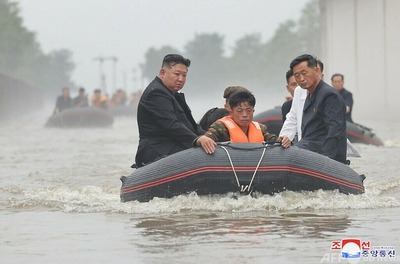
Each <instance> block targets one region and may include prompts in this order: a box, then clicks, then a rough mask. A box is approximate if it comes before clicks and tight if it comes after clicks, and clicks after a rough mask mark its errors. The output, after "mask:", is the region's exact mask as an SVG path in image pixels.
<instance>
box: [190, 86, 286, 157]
mask: <svg viewBox="0 0 400 264" xmlns="http://www.w3.org/2000/svg"><path fill="white" fill-rule="evenodd" d="M255 104H256V99H255V98H254V95H253V94H252V93H250V92H238V93H234V94H232V95H231V96H230V97H229V107H230V109H229V116H225V117H223V118H221V119H219V120H217V121H215V122H214V123H213V124H212V125H211V126H210V128H209V129H208V131H207V132H206V133H205V134H204V135H203V136H200V137H198V138H197V140H196V145H197V146H201V147H202V148H203V149H204V151H205V152H206V153H208V154H212V153H214V151H215V145H216V144H215V142H224V141H231V142H235V143H236V142H237V143H261V142H263V141H267V142H271V141H272V142H279V138H278V137H277V136H276V135H274V134H270V133H268V131H267V127H266V126H265V125H263V124H260V123H258V122H254V121H253V113H254V106H255ZM208 138H211V139H212V140H213V141H214V142H212V144H210V142H209V141H208Z"/></svg>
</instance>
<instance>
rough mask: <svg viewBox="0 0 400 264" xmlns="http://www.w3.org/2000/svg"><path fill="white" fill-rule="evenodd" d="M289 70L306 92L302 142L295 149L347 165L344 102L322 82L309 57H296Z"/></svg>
mask: <svg viewBox="0 0 400 264" xmlns="http://www.w3.org/2000/svg"><path fill="white" fill-rule="evenodd" d="M290 69H292V70H293V74H294V77H295V79H296V82H297V83H298V84H299V85H300V87H301V88H303V89H306V90H307V92H308V95H307V97H306V100H305V102H304V107H303V116H302V124H301V134H302V138H301V140H300V141H299V142H298V143H297V144H296V145H297V146H298V147H300V148H304V149H308V150H311V151H314V152H318V153H320V154H322V155H324V156H328V157H329V158H332V159H334V160H337V161H339V162H343V163H346V147H347V146H346V112H345V109H346V105H345V103H344V101H343V98H342V97H341V96H340V94H339V93H338V92H337V91H336V90H335V89H333V88H332V87H331V86H329V85H328V84H327V83H325V82H324V81H323V80H322V74H321V69H320V68H319V67H318V63H317V59H316V58H314V57H313V56H312V55H309V54H303V55H300V56H298V57H297V58H295V59H294V60H293V61H292V62H291V63H290ZM282 141H285V140H284V139H282ZM283 144H284V143H283Z"/></svg>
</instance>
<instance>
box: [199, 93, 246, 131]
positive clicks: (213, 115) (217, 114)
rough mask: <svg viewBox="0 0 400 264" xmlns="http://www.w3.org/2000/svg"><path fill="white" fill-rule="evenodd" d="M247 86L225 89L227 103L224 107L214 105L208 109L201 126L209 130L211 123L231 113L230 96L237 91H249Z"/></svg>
mask: <svg viewBox="0 0 400 264" xmlns="http://www.w3.org/2000/svg"><path fill="white" fill-rule="evenodd" d="M248 91H249V90H247V89H246V88H244V87H242V86H229V87H228V88H226V89H225V90H224V98H225V105H224V108H218V107H214V108H211V109H210V110H208V111H207V112H206V113H205V114H204V116H203V118H202V119H201V120H200V123H199V124H200V126H201V128H202V129H203V130H206V131H207V130H208V128H209V127H210V125H211V124H212V123H214V122H215V121H217V120H218V119H220V118H223V117H224V116H227V115H229V104H228V99H229V97H230V96H231V95H232V94H234V93H237V92H248Z"/></svg>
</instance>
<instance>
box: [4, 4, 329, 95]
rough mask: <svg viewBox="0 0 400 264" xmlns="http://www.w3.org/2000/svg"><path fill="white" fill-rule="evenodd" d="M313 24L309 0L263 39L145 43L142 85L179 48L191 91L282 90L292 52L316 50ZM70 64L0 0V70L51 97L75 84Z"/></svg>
mask: <svg viewBox="0 0 400 264" xmlns="http://www.w3.org/2000/svg"><path fill="white" fill-rule="evenodd" d="M288 8H290V7H288ZM254 23H257V21H254ZM319 24H320V23H319V1H318V0H311V1H310V2H309V3H308V4H307V5H306V6H305V8H304V9H303V11H302V14H301V17H300V19H299V20H298V21H293V20H288V21H286V22H284V23H282V24H281V25H280V26H279V27H278V28H277V30H276V32H275V34H274V35H273V37H272V38H271V39H269V40H267V41H263V40H262V39H261V36H260V35H259V34H250V35H245V36H243V37H242V38H240V39H238V40H237V41H236V42H235V44H234V46H233V47H230V49H229V51H227V50H226V47H225V44H224V36H223V35H220V34H217V33H203V34H197V35H195V36H194V38H193V39H192V40H190V41H189V42H188V43H186V45H185V46H184V50H178V49H176V48H174V47H172V46H163V47H160V48H154V47H151V48H149V49H148V51H147V52H146V54H145V60H144V63H142V64H141V65H140V68H141V72H142V78H143V79H145V82H144V85H145V84H147V83H148V82H149V81H150V80H152V79H153V78H154V76H155V75H156V74H157V73H158V71H159V68H160V63H161V59H162V57H163V56H164V55H165V54H167V53H181V54H183V55H184V56H186V57H188V58H190V59H191V60H192V65H191V67H190V78H189V79H188V83H187V85H190V87H192V88H194V89H190V90H191V93H198V94H199V95H209V94H210V93H214V92H215V93H221V89H224V88H225V87H226V86H228V85H246V86H249V87H251V88H252V89H257V88H271V89H276V90H279V89H282V84H284V81H285V80H284V76H285V72H286V71H287V69H288V66H289V63H290V61H291V60H292V59H293V58H294V57H295V56H297V55H299V54H301V53H311V54H315V55H317V56H318V55H320V51H321V48H320V33H319V32H320V30H319ZM249 31H251V28H250V29H249ZM228 53H229V54H228ZM74 68H75V65H74V62H73V60H72V52H71V51H69V50H66V49H60V50H55V51H52V52H50V53H48V54H46V53H44V52H43V50H42V48H41V46H40V44H39V43H38V41H37V39H36V36H35V33H33V32H31V31H29V30H28V29H27V28H26V27H25V26H24V24H23V19H22V18H21V16H20V10H19V7H18V4H16V3H13V2H12V1H11V0H0V74H3V75H5V76H8V77H11V78H15V79H17V80H19V81H23V82H24V83H26V84H27V85H29V86H31V87H35V88H37V89H39V90H40V91H41V92H42V93H43V94H46V95H47V96H48V97H50V98H52V97H54V96H55V95H57V94H59V93H60V88H61V87H63V86H68V87H71V88H74V87H75V84H74V82H73V81H72V78H71V75H72V72H73V70H74ZM142 88H144V87H142Z"/></svg>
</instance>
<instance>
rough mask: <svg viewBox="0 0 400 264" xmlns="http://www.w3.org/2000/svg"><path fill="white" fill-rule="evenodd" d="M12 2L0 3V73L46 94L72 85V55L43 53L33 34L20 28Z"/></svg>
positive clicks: (63, 51) (16, 7) (20, 21)
mask: <svg viewBox="0 0 400 264" xmlns="http://www.w3.org/2000/svg"><path fill="white" fill-rule="evenodd" d="M19 13H20V10H19V7H18V5H17V4H16V3H12V2H10V1H8V0H0V39H1V41H0V72H1V73H3V74H5V75H8V76H10V77H13V78H15V79H19V80H22V81H24V82H26V83H28V84H30V85H32V86H34V87H37V88H40V89H41V90H42V91H49V92H50V94H53V92H54V91H55V90H56V91H57V93H58V92H59V89H60V88H61V87H62V86H69V87H73V86H75V85H74V84H73V82H72V81H71V73H72V71H73V69H74V67H75V65H74V63H73V61H72V53H71V52H70V51H68V50H59V51H54V52H51V53H50V54H45V53H44V52H43V51H42V49H41V47H40V44H39V43H38V42H37V40H36V36H35V33H33V32H30V31H29V30H27V29H26V28H25V27H24V26H23V20H22V18H21V17H20V14H19Z"/></svg>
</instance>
